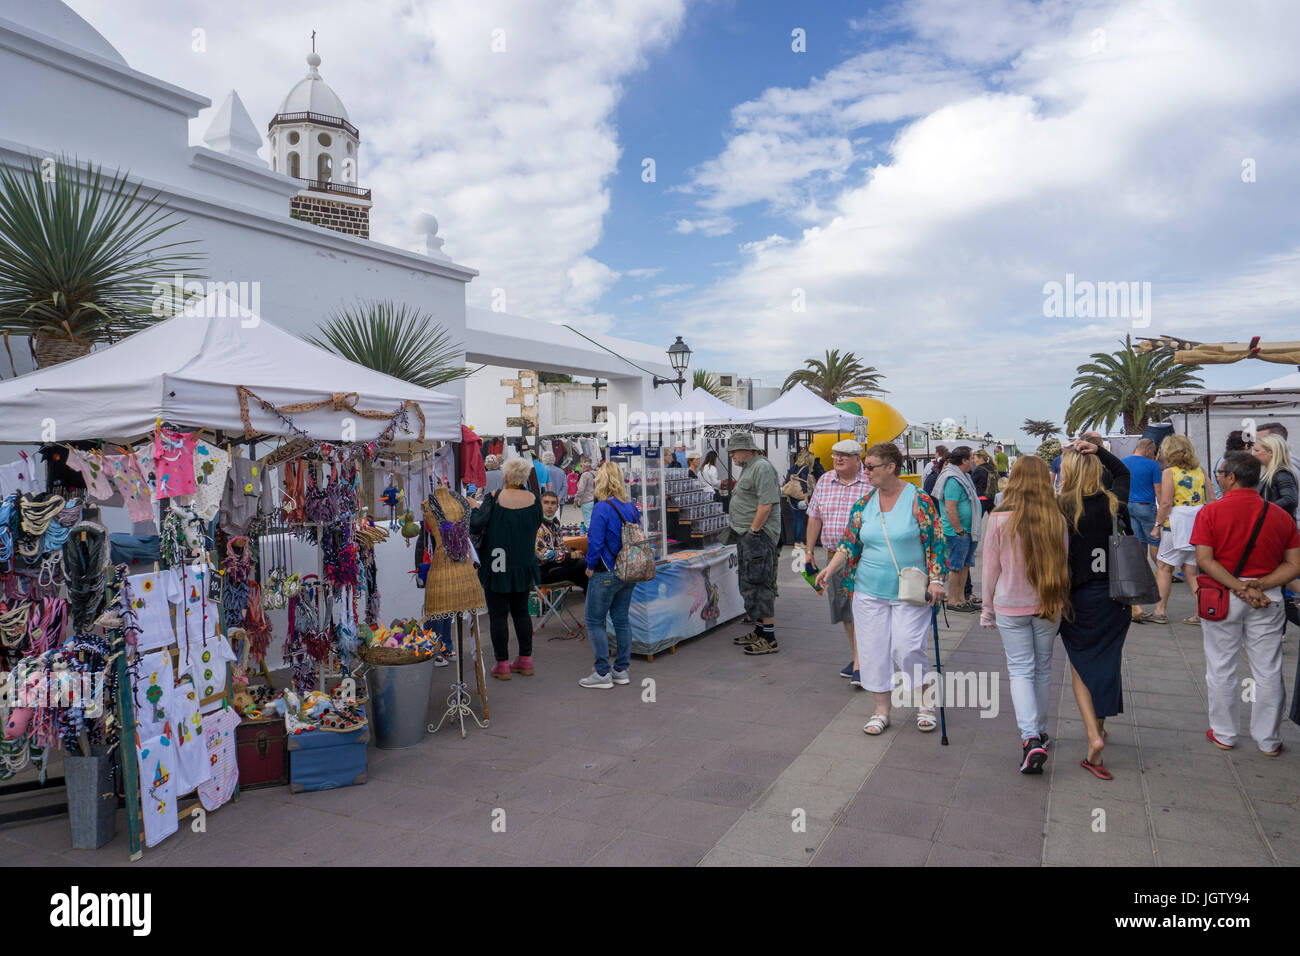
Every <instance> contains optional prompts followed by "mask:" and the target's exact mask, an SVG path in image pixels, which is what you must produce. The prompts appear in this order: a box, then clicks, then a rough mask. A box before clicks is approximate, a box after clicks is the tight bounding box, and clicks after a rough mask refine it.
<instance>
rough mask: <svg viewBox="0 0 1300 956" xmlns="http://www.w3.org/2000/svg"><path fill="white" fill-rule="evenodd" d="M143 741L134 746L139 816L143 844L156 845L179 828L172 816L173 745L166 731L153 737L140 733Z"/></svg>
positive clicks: (174, 813)
mask: <svg viewBox="0 0 1300 956" xmlns="http://www.w3.org/2000/svg"><path fill="white" fill-rule="evenodd" d="M140 739H141V740H142V741H143V743H142V744H141V745H140V746H138V747H136V748H135V756H136V760H137V761H138V762H139V764H140V803H141V808H140V809H141V811H142V812H141V818H142V819H143V821H144V845H145V846H157V845H158V844H159V843H161V842H162V841H163V840H165V839H167V837H169V836H171V835H172V834H173V833H175V832H176V830H177V829H178V828H179V823H178V821H177V817H176V800H175V798H174V796H173V794H174V793H175V789H174V787H173V785H172V766H173V765H174V763H175V760H176V748H175V747H173V746H172V745H171V741H170V740H169V739H168V737H167V734H166V733H163V734H159V735H158V736H156V737H145V736H143V735H141V737H140Z"/></svg>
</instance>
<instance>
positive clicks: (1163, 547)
mask: <svg viewBox="0 0 1300 956" xmlns="http://www.w3.org/2000/svg"><path fill="white" fill-rule="evenodd" d="M1156 560H1157V561H1161V562H1163V563H1165V564H1167V565H1169V566H1170V567H1171V568H1181V567H1182V566H1183V565H1185V564H1195V563H1196V549H1195V548H1179V547H1176V546H1175V544H1174V536H1173V533H1172V532H1171V531H1170V530H1169V529H1168V528H1166V529H1165V530H1164V531H1162V532H1161V533H1160V550H1159V551H1157V552H1156Z"/></svg>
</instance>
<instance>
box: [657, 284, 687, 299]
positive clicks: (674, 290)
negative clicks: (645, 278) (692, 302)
mask: <svg viewBox="0 0 1300 956" xmlns="http://www.w3.org/2000/svg"><path fill="white" fill-rule="evenodd" d="M694 288H695V284H694V283H691V282H684V283H681V284H679V285H659V286H655V288H654V291H653V292H651V293H650V297H651V298H652V299H666V298H668V297H669V296H674V295H680V294H681V293H683V292H689V291H690V290H691V289H694Z"/></svg>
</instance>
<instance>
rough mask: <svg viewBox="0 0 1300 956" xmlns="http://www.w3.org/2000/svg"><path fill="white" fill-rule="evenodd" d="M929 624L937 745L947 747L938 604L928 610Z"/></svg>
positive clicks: (935, 603)
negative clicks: (936, 695) (935, 687)
mask: <svg viewBox="0 0 1300 956" xmlns="http://www.w3.org/2000/svg"><path fill="white" fill-rule="evenodd" d="M930 624H931V626H932V627H933V629H934V671H935V673H936V674H937V675H938V682H939V688H938V690H939V735H940V736H939V743H940V744H942V745H943V746H945V747H946V746H948V721H947V719H946V717H945V716H944V712H943V665H942V664H940V663H939V602H938V601H936V602H934V606H933V607H932V608H931V609H930Z"/></svg>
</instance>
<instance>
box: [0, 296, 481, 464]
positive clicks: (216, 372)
mask: <svg viewBox="0 0 1300 956" xmlns="http://www.w3.org/2000/svg"><path fill="white" fill-rule="evenodd" d="M237 386H244V387H245V388H247V389H249V390H251V391H252V392H253V393H255V394H256V395H257V396H259V397H261V398H263V399H265V400H266V401H268V402H270V403H271V404H273V405H275V406H276V407H281V406H285V405H296V404H312V403H316V402H328V403H329V404H328V405H326V406H325V407H323V408H318V409H314V410H311V411H303V412H295V413H291V414H290V415H289V416H288V417H289V418H291V419H292V422H293V424H294V426H296V427H297V428H299V429H301V430H303V431H305V432H306V433H307V434H308V435H309V436H310V437H311V438H315V439H320V440H326V441H328V440H331V439H332V440H335V441H369V440H370V439H373V438H376V437H378V436H379V434H380V433H381V432H382V431H383V430H384V428H386V427H387V425H388V423H389V422H390V421H391V419H392V417H393V415H394V414H395V413H396V412H397V410H398V409H399V408H400V407H401V405H402V403H403V402H406V401H411V402H414V403H416V404H417V405H418V406H419V409H420V411H422V412H423V414H424V419H425V427H424V437H425V438H426V439H436V440H443V441H460V437H461V436H460V424H461V403H460V399H459V398H457V397H456V396H454V395H444V394H442V393H440V392H434V391H430V390H428V389H423V388H418V387H416V386H415V385H412V384H410V383H409V382H404V381H402V380H401V379H397V378H393V377H392V376H389V375H384V374H382V373H380V372H376V371H374V370H372V369H369V368H366V367H365V366H363V365H358V364H356V363H354V362H350V361H348V360H347V359H345V358H342V357H340V356H338V355H335V354H334V353H333V352H330V351H327V350H326V349H322V348H319V347H317V346H315V345H312V344H310V343H309V342H304V341H303V340H302V339H299V338H297V337H295V336H293V335H291V334H290V333H288V332H286V331H284V330H283V329H281V328H279V327H277V326H275V325H273V324H272V323H270V322H268V321H267V320H266V319H264V318H262V317H261V316H257V315H254V314H253V313H251V312H249V311H248V310H247V309H241V308H240V306H239V305H238V304H237V303H236V302H235V301H234V300H232V299H230V298H228V297H226V296H225V295H224V294H218V293H214V294H212V295H210V296H208V297H207V298H206V299H204V300H202V301H201V302H199V303H196V304H194V305H192V306H191V307H190V308H188V309H187V310H186V312H185V313H184V314H182V315H178V316H176V317H175V318H171V319H167V320H165V321H162V322H159V323H158V324H157V325H153V326H151V327H149V328H147V329H145V330H143V331H141V332H137V333H136V334H134V335H131V336H129V337H127V338H125V339H123V340H122V341H121V342H118V343H117V344H115V345H112V346H110V347H108V348H104V349H99V350H97V351H95V352H92V353H90V354H89V355H86V356H84V357H82V358H79V359H74V360H73V361H71V362H65V363H63V364H61V365H56V366H53V367H51V368H47V369H41V370H39V371H36V372H31V373H29V374H27V375H22V376H19V377H18V378H15V379H11V380H10V381H7V382H0V442H9V443H21V444H30V443H33V442H38V441H74V440H78V439H96V438H103V439H112V440H117V441H132V440H135V439H138V438H140V437H143V436H144V435H146V434H149V433H151V432H152V431H153V429H154V424H155V422H156V421H157V420H158V419H160V418H161V419H162V420H163V421H168V422H173V423H175V424H180V425H188V426H194V427H206V428H211V429H215V430H220V431H224V432H231V433H236V432H242V431H243V429H244V424H243V420H242V417H241V410H240V400H239V393H238V391H237V388H236V387H237ZM247 404H248V417H249V421H250V423H251V425H252V427H253V429H254V430H255V431H257V432H259V433H261V434H264V435H278V436H291V435H295V434H297V433H296V432H295V431H294V430H293V429H292V428H290V427H289V426H288V425H287V424H285V423H284V422H282V421H281V420H280V418H279V417H278V416H276V415H273V414H270V413H268V412H265V411H263V410H262V408H261V406H260V405H259V404H258V403H257V402H256V401H255V400H250V401H249V402H248V403H247ZM362 412H373V413H375V415H377V416H379V417H374V418H371V417H367V416H366V415H364V414H361V413H362ZM408 417H409V429H410V431H409V433H404V432H403V431H402V430H401V429H400V428H399V429H398V430H397V432H396V435H395V437H396V438H398V439H404V438H414V437H415V436H416V435H418V433H419V415H417V414H416V413H415V411H414V409H412V410H411V411H410V412H409V414H408Z"/></svg>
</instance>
